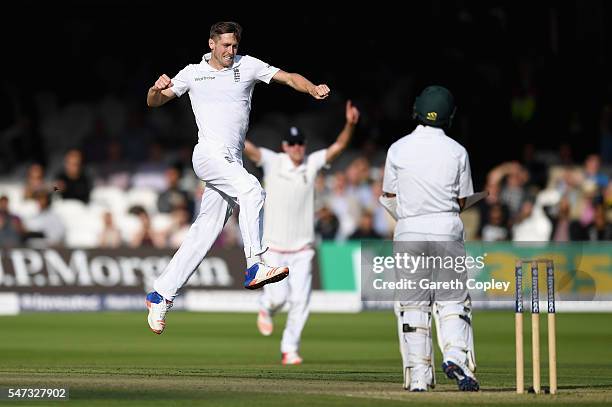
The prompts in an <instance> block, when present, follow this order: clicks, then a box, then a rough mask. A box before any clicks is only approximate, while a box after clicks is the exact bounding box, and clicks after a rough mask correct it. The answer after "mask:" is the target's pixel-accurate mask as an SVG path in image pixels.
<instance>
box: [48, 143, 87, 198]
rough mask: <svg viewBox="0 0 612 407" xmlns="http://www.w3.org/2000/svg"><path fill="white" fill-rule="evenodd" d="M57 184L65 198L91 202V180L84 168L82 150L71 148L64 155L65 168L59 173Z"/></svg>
mask: <svg viewBox="0 0 612 407" xmlns="http://www.w3.org/2000/svg"><path fill="white" fill-rule="evenodd" d="M55 178H56V186H57V188H58V189H59V193H60V194H61V196H62V198H63V199H78V200H79V201H83V202H85V203H89V193H90V192H91V180H90V178H89V176H88V175H87V174H85V171H84V170H83V155H82V154H81V151H79V150H76V149H73V150H69V151H68V152H67V153H66V155H65V156H64V169H63V171H61V172H60V173H59V174H57V176H56V177H55Z"/></svg>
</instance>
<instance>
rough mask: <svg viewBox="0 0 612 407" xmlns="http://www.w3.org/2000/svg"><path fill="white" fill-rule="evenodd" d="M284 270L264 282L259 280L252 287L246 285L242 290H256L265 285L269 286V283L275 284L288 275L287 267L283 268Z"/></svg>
mask: <svg viewBox="0 0 612 407" xmlns="http://www.w3.org/2000/svg"><path fill="white" fill-rule="evenodd" d="M283 268H284V269H285V270H284V271H282V272H280V273H278V274H276V275H274V276H272V277H270V278H267V279H265V280H261V281H260V282H259V283H255V284H253V285H248V286H246V287H244V288H246V289H247V290H257V289H258V288H261V287H263V286H264V285H266V284H271V283H276V282H278V281H281V280H283V279H284V278H285V277H287V276H288V275H289V269H288V268H287V267H283Z"/></svg>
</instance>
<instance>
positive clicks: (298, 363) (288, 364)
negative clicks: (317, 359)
mask: <svg viewBox="0 0 612 407" xmlns="http://www.w3.org/2000/svg"><path fill="white" fill-rule="evenodd" d="M302 362H303V360H300V361H299V362H293V363H285V362H282V365H283V366H297V365H301V364H302Z"/></svg>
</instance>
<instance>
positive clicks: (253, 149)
mask: <svg viewBox="0 0 612 407" xmlns="http://www.w3.org/2000/svg"><path fill="white" fill-rule="evenodd" d="M244 154H246V156H247V157H248V158H249V160H251V161H253V162H254V163H255V164H257V163H259V162H260V161H261V150H260V149H259V147H257V146H256V145H255V144H253V143H251V142H250V141H249V140H245V141H244Z"/></svg>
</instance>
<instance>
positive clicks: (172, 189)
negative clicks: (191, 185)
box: [157, 165, 194, 219]
mask: <svg viewBox="0 0 612 407" xmlns="http://www.w3.org/2000/svg"><path fill="white" fill-rule="evenodd" d="M180 179H181V169H180V166H178V165H175V166H172V167H169V168H168V169H166V182H167V188H166V190H165V191H163V192H162V193H160V194H159V197H158V199H157V209H158V210H159V211H160V212H161V213H170V212H173V211H174V210H175V209H180V208H184V209H186V210H187V211H188V213H189V219H191V217H192V216H193V207H194V205H193V200H192V199H191V197H190V196H189V193H188V192H187V191H184V190H182V189H181V188H180V186H179V181H180Z"/></svg>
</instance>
